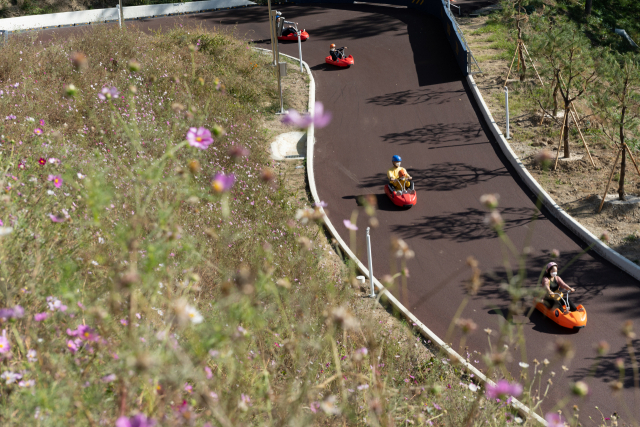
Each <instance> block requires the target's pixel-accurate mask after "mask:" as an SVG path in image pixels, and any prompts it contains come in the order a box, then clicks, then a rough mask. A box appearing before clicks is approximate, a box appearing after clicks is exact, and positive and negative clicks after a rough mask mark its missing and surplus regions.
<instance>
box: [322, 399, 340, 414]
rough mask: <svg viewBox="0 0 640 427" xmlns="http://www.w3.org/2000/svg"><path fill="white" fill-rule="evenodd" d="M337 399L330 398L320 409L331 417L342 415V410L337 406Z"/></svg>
mask: <svg viewBox="0 0 640 427" xmlns="http://www.w3.org/2000/svg"><path fill="white" fill-rule="evenodd" d="M336 400H337V399H336V397H335V396H329V397H327V398H326V399H325V400H324V402H322V403H321V404H320V409H322V410H323V411H324V412H325V413H326V414H329V415H338V414H340V408H339V407H338V406H337V405H336Z"/></svg>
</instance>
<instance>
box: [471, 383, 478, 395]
mask: <svg viewBox="0 0 640 427" xmlns="http://www.w3.org/2000/svg"><path fill="white" fill-rule="evenodd" d="M469 390H471V391H472V392H474V393H475V392H476V391H478V386H477V385H475V384H474V383H471V384H469Z"/></svg>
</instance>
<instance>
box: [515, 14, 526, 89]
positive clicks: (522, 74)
mask: <svg viewBox="0 0 640 427" xmlns="http://www.w3.org/2000/svg"><path fill="white" fill-rule="evenodd" d="M518 12H520V10H518ZM521 22H522V20H521V19H518V20H517V21H516V25H517V26H518V44H517V46H516V49H518V61H520V64H519V65H521V66H522V68H520V81H521V82H523V81H524V80H525V78H526V77H527V64H526V63H525V62H524V52H522V50H523V49H522V45H521V43H522V28H520V23H521Z"/></svg>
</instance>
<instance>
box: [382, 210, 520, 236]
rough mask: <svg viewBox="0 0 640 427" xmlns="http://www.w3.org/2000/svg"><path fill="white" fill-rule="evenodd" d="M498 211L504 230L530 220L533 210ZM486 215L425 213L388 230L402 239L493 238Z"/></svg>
mask: <svg viewBox="0 0 640 427" xmlns="http://www.w3.org/2000/svg"><path fill="white" fill-rule="evenodd" d="M500 213H501V215H502V218H503V219H504V229H505V230H507V231H508V230H509V229H511V228H517V227H523V226H526V225H527V224H529V223H531V221H532V215H533V209H531V208H507V207H505V208H502V209H500ZM486 215H487V212H486V211H485V210H481V209H475V208H466V209H465V210H463V211H460V212H447V213H445V214H443V215H433V216H425V217H423V218H422V219H418V220H417V222H416V223H415V225H395V226H393V227H392V229H391V230H392V232H393V233H396V234H398V235H399V236H400V237H402V238H403V239H411V238H416V237H417V238H423V239H427V240H448V241H455V242H469V241H473V240H484V239H488V240H490V239H493V238H496V239H497V234H496V232H495V231H493V230H492V229H490V228H489V227H488V226H487V224H486V223H485V217H486Z"/></svg>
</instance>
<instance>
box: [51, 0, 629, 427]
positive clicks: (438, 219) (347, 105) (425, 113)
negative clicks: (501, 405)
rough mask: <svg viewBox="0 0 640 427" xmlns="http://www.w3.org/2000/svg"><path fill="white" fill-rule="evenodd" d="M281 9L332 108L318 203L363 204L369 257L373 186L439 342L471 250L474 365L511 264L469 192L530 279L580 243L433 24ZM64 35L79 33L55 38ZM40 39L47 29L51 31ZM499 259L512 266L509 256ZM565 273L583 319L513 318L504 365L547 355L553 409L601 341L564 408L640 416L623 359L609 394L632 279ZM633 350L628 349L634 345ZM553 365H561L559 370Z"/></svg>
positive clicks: (416, 302)
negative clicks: (349, 61)
mask: <svg viewBox="0 0 640 427" xmlns="http://www.w3.org/2000/svg"><path fill="white" fill-rule="evenodd" d="M278 8H279V10H282V11H283V12H284V15H285V16H286V17H287V18H288V20H293V21H296V22H299V23H300V27H301V28H306V29H307V30H308V31H309V33H310V35H311V38H310V39H309V40H308V41H307V42H305V43H304V44H303V48H302V51H303V56H304V58H305V60H306V61H307V62H308V63H309V64H310V66H311V68H312V70H313V73H314V76H315V79H316V84H317V94H316V96H317V99H318V100H320V101H322V102H323V103H324V105H325V107H326V109H328V110H330V111H332V112H333V115H334V119H333V122H332V123H331V126H330V127H329V128H325V129H319V130H317V132H316V149H315V164H316V166H315V173H316V182H317V184H318V191H319V194H320V197H321V198H322V199H323V200H325V201H326V202H327V203H328V209H329V216H330V218H331V220H332V222H333V223H334V224H335V226H336V227H337V229H338V231H339V232H340V233H341V234H342V235H343V237H345V238H347V239H348V236H349V234H348V231H347V229H346V228H345V227H344V226H343V219H346V218H350V217H351V215H352V212H353V211H354V210H356V211H358V212H359V217H358V218H359V219H358V221H357V225H358V226H359V227H360V229H359V231H358V244H359V248H360V249H359V253H360V256H361V259H363V260H364V259H366V257H364V256H362V255H363V253H362V247H363V245H362V243H363V241H364V237H363V236H364V229H365V227H366V222H365V216H366V215H365V213H364V212H363V211H362V208H361V207H359V206H358V205H357V201H356V200H357V197H358V196H361V195H366V194H373V195H375V197H376V198H377V200H378V204H379V211H378V219H379V221H380V227H379V228H377V229H375V230H373V231H372V243H373V259H374V263H375V273H376V276H377V277H382V275H383V274H387V273H389V272H390V262H389V259H390V255H389V246H390V240H391V238H392V236H398V237H401V238H403V239H404V240H405V241H407V243H408V244H409V246H410V247H411V248H412V249H413V250H414V251H415V253H416V258H415V259H413V260H411V261H409V263H408V268H409V272H410V278H409V280H408V289H407V292H406V293H400V292H396V294H397V295H398V296H399V299H400V300H401V301H403V303H405V305H406V306H407V307H408V308H410V309H411V310H412V311H413V312H414V313H415V314H416V316H417V317H418V318H419V319H420V320H421V321H423V322H424V323H425V324H426V325H428V327H429V328H431V329H432V330H433V331H434V332H435V333H436V334H438V335H439V336H440V337H442V338H443V339H444V338H445V337H446V336H447V330H448V328H449V325H450V322H451V319H452V317H453V315H454V313H455V312H456V310H457V309H458V307H459V305H460V304H461V302H462V301H463V300H464V299H465V292H464V281H465V280H466V279H468V278H469V277H470V273H471V272H470V269H469V267H468V266H467V265H466V263H465V260H466V258H467V257H468V256H470V255H473V256H474V257H476V258H477V259H478V261H479V262H480V267H481V269H482V270H483V272H485V285H484V286H483V287H482V288H481V290H480V292H479V294H478V295H477V296H474V297H473V298H471V300H470V301H469V303H468V305H466V307H465V308H464V311H463V314H462V317H463V318H471V319H473V320H474V321H475V322H476V323H477V324H478V330H477V331H476V332H475V333H474V334H472V335H471V336H470V337H469V338H468V339H467V341H466V345H467V346H468V350H469V352H470V353H471V356H470V360H471V362H472V363H476V364H477V365H478V366H479V367H481V368H482V367H483V365H482V362H481V360H480V357H479V356H478V355H477V354H476V353H475V351H478V352H485V351H486V350H487V348H488V345H487V337H486V334H485V333H484V332H482V330H483V329H485V328H491V329H493V330H494V331H495V330H497V329H498V328H499V325H500V324H501V323H503V322H505V321H506V319H505V317H504V316H503V315H502V314H501V312H502V311H503V310H504V309H505V308H506V307H507V305H508V303H507V296H506V294H505V293H504V292H503V291H502V290H501V287H500V283H502V282H503V281H504V280H505V279H506V278H507V277H508V275H509V273H508V271H509V269H508V268H507V267H506V264H505V260H504V258H503V249H502V248H501V244H500V242H499V240H498V238H497V237H496V235H495V233H493V232H492V231H491V230H489V229H488V227H487V226H486V225H485V224H484V217H485V212H484V210H483V209H482V207H481V206H480V203H479V202H478V199H479V197H480V196H481V195H482V194H485V193H499V194H500V211H501V212H502V215H503V217H504V219H505V227H506V230H507V234H508V236H509V238H510V239H511V240H512V241H513V242H514V244H515V246H516V247H517V248H518V249H519V250H522V248H523V247H525V246H529V247H531V248H533V249H532V251H531V254H530V256H529V258H528V260H527V262H526V266H527V268H528V279H529V280H528V285H529V286H535V283H536V281H537V278H538V275H539V272H540V270H541V269H542V268H543V266H544V265H545V264H546V263H547V262H548V261H550V260H551V257H550V251H551V250H552V249H558V250H559V251H560V253H561V257H560V260H559V263H560V265H561V267H562V266H564V265H566V264H567V263H568V262H569V260H571V259H572V258H573V257H575V256H576V255H578V254H579V253H580V252H581V251H582V249H583V248H584V246H585V245H584V244H583V243H582V242H581V241H579V240H578V239H576V238H575V237H574V236H573V235H572V234H571V233H570V232H569V231H568V230H566V229H565V228H564V227H563V226H561V225H560V224H559V223H558V222H557V221H555V220H553V219H552V218H551V217H550V215H548V214H547V212H544V211H543V212H542V215H541V217H540V218H538V220H537V221H535V222H534V221H532V216H533V214H534V211H535V203H534V196H533V195H532V194H531V193H530V192H529V191H528V190H527V189H526V187H525V186H524V185H523V183H522V182H521V181H520V180H519V179H518V178H517V174H516V173H515V172H514V171H513V170H512V169H511V167H510V166H508V162H507V161H506V159H505V158H504V157H503V155H502V154H501V152H500V149H499V148H498V146H497V143H496V142H495V140H494V139H493V137H492V136H491V134H490V132H489V131H488V128H487V126H486V124H485V123H484V122H483V120H482V116H481V114H480V112H479V110H478V107H477V105H476V104H475V102H474V101H473V97H472V95H471V93H470V91H469V88H468V87H467V84H466V80H465V79H464V77H463V76H462V74H461V73H460V71H459V70H458V67H457V65H456V62H455V59H454V57H453V54H452V51H451V48H450V47H449V44H448V42H447V40H446V38H445V37H444V33H443V29H442V27H441V24H440V23H439V21H438V20H436V19H435V18H433V17H430V16H429V15H423V14H421V13H417V12H415V11H412V10H408V9H406V8H398V7H387V6H372V5H322V6H319V5H307V6H282V7H280V6H279V7H278ZM266 17H267V10H266V8H264V7H254V8H246V9H236V10H227V11H219V12H213V13H203V14H197V15H189V16H186V17H181V18H158V19H151V20H147V21H143V22H138V23H136V25H139V26H141V27H142V28H145V29H147V28H154V29H157V28H160V27H162V28H168V27H171V26H173V25H176V23H177V22H178V21H180V22H181V23H182V24H183V25H185V24H192V23H201V24H203V25H205V26H207V27H213V26H215V27H225V28H227V29H231V30H233V31H235V32H236V33H237V34H238V35H239V36H241V37H244V38H245V39H247V40H254V41H258V43H259V44H261V45H268V39H269V30H268V24H267V21H266ZM69 31H77V29H75V30H62V31H58V33H62V34H64V33H66V32H69ZM42 37H43V38H44V37H48V33H46V34H45V33H43V35H42ZM331 42H335V43H336V44H338V45H339V46H344V45H347V46H348V48H349V49H348V52H349V53H352V54H353V55H354V57H355V65H354V66H353V67H351V68H350V69H346V70H343V69H336V68H333V67H330V66H327V65H325V64H324V57H325V56H326V55H327V54H328V45H329V43H331ZM266 47H268V46H266ZM281 51H282V52H283V53H288V54H291V55H294V56H295V55H297V45H296V44H281ZM393 154H399V155H401V156H402V157H403V159H404V162H403V166H405V167H406V168H407V169H408V170H409V172H410V174H411V175H413V177H414V178H415V182H416V189H417V190H418V204H417V206H415V207H414V208H412V209H410V210H408V211H403V210H399V209H397V208H396V207H395V206H393V205H391V204H390V203H389V201H388V200H387V198H386V196H385V195H384V192H383V185H384V182H385V171H386V170H387V168H389V167H390V166H391V162H390V160H391V156H392V155H393ZM528 235H531V238H530V241H528V240H527V239H528V237H527V236H528ZM527 242H528V243H527ZM509 263H510V264H511V265H512V266H514V265H516V264H515V260H514V259H513V257H510V258H509ZM561 276H562V277H563V278H564V279H565V281H567V282H568V283H569V284H570V285H572V286H575V287H576V288H577V289H578V291H577V293H576V296H575V298H574V301H576V302H579V303H583V304H584V305H585V306H586V307H587V310H588V315H589V323H588V325H587V327H586V328H585V329H583V330H581V331H580V332H578V333H573V332H570V331H566V330H563V329H562V328H560V327H558V326H556V325H555V324H554V323H553V322H551V321H550V320H549V319H546V318H544V317H542V316H541V315H540V314H539V313H538V312H537V311H534V312H533V315H532V316H531V317H530V318H527V317H524V316H520V317H516V318H514V319H512V321H513V322H514V323H516V324H518V325H520V326H521V327H522V331H523V334H524V337H525V338H526V346H518V345H517V344H513V345H511V350H512V354H513V356H514V361H513V362H512V363H511V364H509V370H510V371H511V373H512V374H513V375H514V376H516V377H518V375H519V371H520V369H521V368H520V367H518V365H517V363H518V362H519V361H520V360H522V357H524V358H525V359H526V360H527V362H529V364H530V365H531V367H530V368H529V369H528V370H529V372H530V373H531V372H532V368H533V362H532V361H533V359H534V358H536V359H537V360H539V361H542V360H543V359H545V358H547V359H549V360H550V361H551V362H552V364H551V365H550V367H549V368H548V369H547V373H546V374H545V376H544V380H546V378H547V376H548V371H549V370H551V369H552V370H553V371H555V372H556V373H557V375H556V377H555V378H554V380H553V382H554V386H553V387H552V390H551V392H550V398H548V399H547V401H546V403H545V404H544V405H543V408H544V409H545V410H551V409H553V405H554V404H555V403H556V402H557V401H558V400H559V399H560V398H561V397H562V396H565V395H566V394H567V393H568V391H569V384H570V382H571V381H577V380H581V379H584V378H585V377H587V375H588V372H589V370H590V368H591V366H592V365H593V363H594V362H595V361H596V354H595V351H594V345H595V344H596V343H598V342H599V341H601V340H607V341H608V342H609V344H610V345H611V352H610V353H609V354H608V355H607V356H606V357H604V358H603V360H602V361H601V363H600V365H599V367H598V368H597V369H596V371H595V376H593V377H592V378H590V379H588V380H587V381H588V383H589V384H590V387H591V394H590V396H589V397H587V399H586V400H584V401H577V400H569V401H566V402H565V405H564V409H565V411H564V412H565V413H566V414H571V412H572V411H571V409H570V408H571V405H572V404H574V403H577V404H578V405H579V406H580V408H581V410H580V414H581V416H580V419H581V421H582V422H583V423H584V425H591V423H590V422H589V421H588V419H587V417H588V416H592V417H594V418H595V419H596V420H597V419H599V412H598V411H597V410H596V409H594V407H595V406H596V405H597V406H599V408H600V410H601V411H602V412H603V413H604V414H605V416H609V415H610V414H612V413H613V412H614V411H617V412H618V413H619V414H620V415H621V416H623V418H624V419H626V420H629V419H630V415H629V413H628V412H627V410H626V409H625V406H628V408H633V409H632V410H633V413H634V415H635V416H636V417H637V418H640V417H638V415H640V414H638V411H637V408H638V404H640V402H636V401H634V398H633V377H632V375H631V373H630V369H629V368H628V369H627V375H626V376H625V377H624V387H625V389H624V392H623V393H622V396H623V399H619V398H616V397H613V396H612V395H611V393H610V391H609V387H608V382H609V381H611V380H613V379H615V378H617V377H618V370H617V369H616V368H615V360H616V359H617V358H622V359H624V360H625V363H626V366H627V367H629V366H630V358H629V356H628V352H627V349H626V343H625V340H624V339H623V338H622V336H621V335H620V333H619V331H620V327H621V325H622V323H623V322H624V321H625V320H627V319H638V318H639V317H640V305H639V304H638V301H640V289H639V287H638V283H637V282H636V281H634V280H633V279H632V278H631V277H630V276H628V275H626V274H625V273H622V272H620V271H619V270H618V269H617V268H615V267H613V266H612V265H611V264H609V263H607V262H605V261H603V260H602V259H601V258H599V257H598V256H597V255H595V254H584V255H581V256H580V257H579V259H578V261H577V262H575V263H574V264H573V265H571V266H570V267H568V268H567V269H566V270H564V271H563V272H562V274H561ZM501 310H502V311H501ZM494 336H495V332H494ZM560 338H561V339H564V340H567V341H570V342H571V343H572V344H573V348H574V349H575V358H573V360H566V361H563V360H562V359H560V358H559V357H558V356H556V355H555V353H554V349H553V343H554V342H555V341H556V339H560ZM448 341H449V342H451V343H453V346H454V348H459V344H460V336H459V335H457V334H455V333H454V335H453V336H451V337H448ZM494 345H495V342H494ZM638 350H640V348H638V346H636V350H635V351H636V354H638V353H639V351H638ZM461 353H463V354H464V353H465V352H464V351H462V352H461ZM476 361H478V362H476ZM562 365H566V366H567V367H568V368H569V371H568V372H566V373H564V374H563V370H562V368H561V366H562ZM543 387H544V384H543ZM623 401H625V402H626V405H625V404H624V403H622V402H623Z"/></svg>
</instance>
